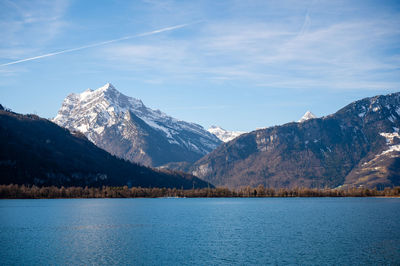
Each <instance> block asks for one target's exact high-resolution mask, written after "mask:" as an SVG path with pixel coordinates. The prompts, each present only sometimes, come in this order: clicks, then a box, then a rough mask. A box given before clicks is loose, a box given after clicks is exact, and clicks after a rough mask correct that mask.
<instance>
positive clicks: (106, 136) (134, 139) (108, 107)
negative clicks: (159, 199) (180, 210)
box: [53, 83, 221, 166]
mask: <svg viewBox="0 0 400 266" xmlns="http://www.w3.org/2000/svg"><path fill="white" fill-rule="evenodd" d="M53 122H55V123H56V124H58V125H60V126H63V127H65V128H68V129H69V130H72V131H74V130H75V131H80V132H82V133H83V134H85V135H86V137H87V138H88V139H89V140H90V141H92V142H93V143H94V144H96V145H97V146H99V147H101V148H103V149H105V150H107V151H108V152H110V153H112V154H114V155H116V156H118V157H121V158H124V159H127V160H130V161H134V162H138V163H142V164H145V165H149V166H159V165H163V164H166V163H169V162H178V161H187V162H193V161H195V160H197V159H199V158H200V157H201V156H203V155H205V154H207V153H209V152H210V151H212V150H214V149H215V148H216V147H217V146H218V145H219V144H220V143H221V141H220V140H219V139H218V138H217V137H216V136H214V135H213V134H211V133H209V132H208V131H206V130H205V129H204V128H203V127H202V126H200V125H197V124H194V123H188V122H185V121H181V120H178V119H175V118H173V117H170V116H168V115H166V114H165V113H163V112H161V111H159V110H152V109H150V108H148V107H146V106H145V105H144V104H143V102H142V101H141V100H139V99H135V98H132V97H128V96H126V95H124V94H122V93H120V92H119V91H117V90H116V89H115V88H114V87H113V86H112V85H111V84H110V83H107V84H106V85H104V86H103V87H101V88H99V89H97V90H91V89H88V90H86V91H84V92H82V93H80V94H75V93H72V94H70V95H68V96H67V97H66V98H65V99H64V102H63V104H62V106H61V108H60V110H59V111H58V114H57V116H56V117H55V118H54V119H53Z"/></svg>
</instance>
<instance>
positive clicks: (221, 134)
mask: <svg viewBox="0 0 400 266" xmlns="http://www.w3.org/2000/svg"><path fill="white" fill-rule="evenodd" d="M207 131H208V132H210V133H211V134H214V135H215V136H216V137H217V138H219V139H220V140H222V141H223V142H228V141H231V140H233V139H234V138H236V137H238V136H240V135H242V134H243V133H244V132H240V131H228V130H225V129H223V128H222V127H220V126H211V127H210V128H209V129H208V130H207Z"/></svg>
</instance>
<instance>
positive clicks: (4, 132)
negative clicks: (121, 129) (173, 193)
mask: <svg viewBox="0 0 400 266" xmlns="http://www.w3.org/2000/svg"><path fill="white" fill-rule="evenodd" d="M11 183H14V184H26V185H39V186H41V185H46V186H49V185H56V186H102V185H112V186H124V185H128V186H141V187H176V188H181V187H184V188H192V187H193V186H195V187H207V186H208V184H207V183H206V182H204V181H202V180H200V179H198V178H196V177H193V176H191V175H188V174H184V173H177V172H171V171H159V170H157V171H155V170H153V169H150V168H147V167H144V166H140V165H137V164H134V163H130V162H127V161H125V160H122V159H118V158H116V157H115V156H113V155H111V154H109V153H107V152H106V151H104V150H102V149H100V148H98V147H96V146H95V145H94V144H93V143H91V142H90V141H88V140H87V139H86V137H85V136H84V135H82V134H81V133H70V132H69V131H68V130H66V129H64V128H61V127H59V126H57V125H56V124H54V123H52V122H50V121H49V120H47V119H43V118H39V117H38V116H36V115H21V114H16V113H12V112H8V111H4V110H0V184H11Z"/></svg>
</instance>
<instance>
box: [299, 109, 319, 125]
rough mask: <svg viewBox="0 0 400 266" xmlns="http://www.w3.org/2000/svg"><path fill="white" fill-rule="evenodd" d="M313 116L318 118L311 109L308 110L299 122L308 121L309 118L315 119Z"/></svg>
mask: <svg viewBox="0 0 400 266" xmlns="http://www.w3.org/2000/svg"><path fill="white" fill-rule="evenodd" d="M313 118H317V117H316V116H315V115H314V114H313V113H311V112H310V111H307V112H306V113H305V114H304V115H303V116H302V117H301V118H300V120H299V121H297V122H299V123H301V122H304V121H307V120H309V119H313Z"/></svg>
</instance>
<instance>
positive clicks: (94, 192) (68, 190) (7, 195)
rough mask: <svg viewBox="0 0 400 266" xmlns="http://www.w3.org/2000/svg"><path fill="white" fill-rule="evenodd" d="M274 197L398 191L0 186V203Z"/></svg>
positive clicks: (398, 193) (397, 193)
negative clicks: (80, 199)
mask: <svg viewBox="0 0 400 266" xmlns="http://www.w3.org/2000/svg"><path fill="white" fill-rule="evenodd" d="M274 197H280V198H282V197H377V198H398V197H400V187H394V188H385V189H383V190H377V189H368V188H346V189H343V188H340V189H338V188H323V189H319V188H279V189H276V188H265V187H264V186H262V185H260V186H257V187H255V188H252V187H249V186H247V187H242V188H239V189H236V190H232V189H228V188H221V187H217V188H202V189H188V190H184V189H176V188H173V189H171V188H141V187H132V188H128V187H127V186H124V187H109V186H103V187H63V186H62V187H56V186H44V187H38V186H25V185H15V184H10V185H0V199H63V198H274Z"/></svg>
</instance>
